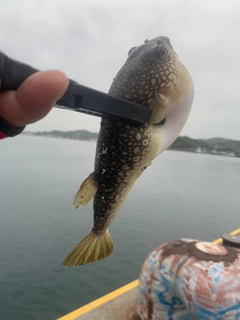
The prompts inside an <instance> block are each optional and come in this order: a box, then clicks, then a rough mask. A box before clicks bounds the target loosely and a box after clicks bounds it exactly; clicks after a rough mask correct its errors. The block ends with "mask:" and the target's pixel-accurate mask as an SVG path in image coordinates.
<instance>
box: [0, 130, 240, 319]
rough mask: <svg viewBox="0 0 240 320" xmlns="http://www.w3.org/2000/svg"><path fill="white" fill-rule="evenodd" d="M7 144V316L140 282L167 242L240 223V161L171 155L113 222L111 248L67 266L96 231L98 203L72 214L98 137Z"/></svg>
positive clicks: (2, 305)
mask: <svg viewBox="0 0 240 320" xmlns="http://www.w3.org/2000/svg"><path fill="white" fill-rule="evenodd" d="M0 148H1V149H0V150H1V151H0V152H1V155H0V177H1V192H0V203H1V206H0V219H1V220H0V221H1V223H0V244H1V246H0V253H1V254H0V270H1V271H0V289H1V290H0V319H4V320H6V319H18V320H28V319H35V320H40V319H45V320H48V319H56V318H57V317H60V316H63V315H64V314H66V313H68V312H71V311H73V310H74V309H76V308H79V307H80V306H82V305H84V304H85V303H87V302H90V301H91V300H93V299H96V298H98V297H100V296H102V295H104V294H106V293H108V292H110V291H112V290H115V289H117V288H118V287H120V286H122V285H125V284H126V283H128V282H130V281H133V280H135V279H136V278H137V277H138V274H139V270H140V267H141V265H142V263H143V261H144V259H145V258H146V256H147V255H148V254H149V253H150V251H151V250H152V249H154V248H155V247H156V246H158V245H160V244H161V243H163V242H165V241H170V240H174V239H178V238H181V237H192V238H196V239H203V240H209V241H211V240H213V239H215V238H218V237H219V236H220V235H221V234H222V233H225V232H230V231H231V230H234V229H236V228H239V227H240V219H239V204H240V196H239V182H240V159H239V158H230V157H222V156H213V155H203V154H193V153H183V152H176V151H166V152H164V153H163V154H162V155H161V156H159V157H158V158H157V159H156V160H155V161H154V163H153V164H152V165H151V166H150V167H149V168H148V169H147V170H146V172H145V173H144V174H143V175H142V177H140V178H139V180H138V181H137V183H136V185H135V186H134V188H133V189H132V191H131V192H130V194H129V196H128V198H127V201H126V202H125V204H124V205H123V207H122V209H121V211H120V213H119V215H118V216H117V218H116V219H115V221H114V222H113V224H112V226H111V227H110V232H111V235H112V238H113V242H114V252H113V254H112V255H111V256H110V257H108V258H107V259H105V260H102V261H100V262H98V263H94V264H89V265H86V266H83V267H75V268H64V267H61V265H60V264H61V262H62V260H63V259H64V258H65V256H66V255H67V254H68V253H69V252H70V251H71V250H72V249H73V247H75V246H76V245H77V244H78V242H79V241H80V240H81V239H82V238H83V237H84V236H85V235H86V234H87V233H88V232H89V231H90V230H91V228H92V222H93V218H92V214H93V213H92V203H90V204H89V205H88V206H86V207H83V208H80V209H78V210H74V209H73V207H72V200H73V197H74V195H75V193H76V191H77V190H78V188H79V185H80V184H81V182H82V181H83V180H84V179H85V178H86V177H87V176H88V175H89V173H91V172H92V170H93V162H94V153H95V143H94V142H85V141H73V140H63V139H54V138H44V137H31V136H19V137H16V138H14V139H6V140H3V141H1V145H0Z"/></svg>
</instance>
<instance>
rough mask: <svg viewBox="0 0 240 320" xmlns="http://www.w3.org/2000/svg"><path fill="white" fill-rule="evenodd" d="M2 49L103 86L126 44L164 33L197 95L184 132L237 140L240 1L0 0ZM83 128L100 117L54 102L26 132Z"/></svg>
mask: <svg viewBox="0 0 240 320" xmlns="http://www.w3.org/2000/svg"><path fill="white" fill-rule="evenodd" d="M0 8H1V10H0V44H1V47H0V50H1V51H3V52H5V53H6V54H8V55H9V56H10V57H12V58H15V59H18V60H20V61H23V62H25V63H28V64H30V65H32V66H34V67H36V68H38V69H41V70H45V69H59V70H62V71H64V72H65V73H66V74H67V76H68V77H70V78H72V79H74V80H76V81H78V82H79V83H81V84H83V85H86V86H90V87H92V88H95V89H98V90H101V91H104V92H107V91H108V89H109V87H110V85H111V82H112V79H113V78H114V76H115V75H116V73H117V71H118V70H119V69H120V67H121V66H122V65H123V63H124V61H125V60H126V57H127V52H128V50H129V49H130V48H131V47H133V46H136V45H139V44H142V43H143V41H144V40H145V39H151V38H154V37H156V36H161V35H164V36H168V37H169V38H170V40H171V42H172V45H173V47H174V49H175V51H176V52H177V53H178V55H179V56H180V58H181V60H182V62H183V63H184V64H185V65H186V67H187V68H188V70H189V72H190V73H191V75H192V77H193V80H194V85H195V92H196V93H195V99H194V103H193V107H192V111H191V113H190V116H189V119H188V122H187V124H186V126H185V128H184V129H183V131H182V133H181V135H188V136H190V137H193V138H210V137H225V138H232V139H238V140H240V105H239V102H240V58H239V57H240V18H239V12H240V1H239V0H236V1H233V0H228V1H221V0H191V1H187V0H156V1H154V0H147V1H141V0H137V1H135V0H128V1H125V0H114V1H113V0H111V1H107V0H98V1H97V0H95V1H91V0H41V1H39V0H25V1H19V0H0ZM54 129H57V130H76V129H87V130H89V131H95V132H97V131H98V130H99V118H96V117H92V116H87V115H83V114H80V113H75V112H71V111H65V110H58V109H56V108H54V109H53V110H52V111H51V113H50V114H49V115H48V116H47V117H46V118H45V119H44V120H42V121H40V122H38V123H36V124H33V125H30V126H28V130H31V131H44V130H54Z"/></svg>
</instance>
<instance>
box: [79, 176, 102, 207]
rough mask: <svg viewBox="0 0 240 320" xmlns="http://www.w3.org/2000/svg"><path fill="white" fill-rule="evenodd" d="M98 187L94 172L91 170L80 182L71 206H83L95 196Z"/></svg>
mask: <svg viewBox="0 0 240 320" xmlns="http://www.w3.org/2000/svg"><path fill="white" fill-rule="evenodd" d="M97 189H98V183H97V181H96V180H95V172H94V171H93V172H92V173H91V174H90V175H89V176H88V177H87V178H86V179H85V180H84V181H83V183H82V184H81V186H80V188H79V190H78V192H77V193H76V195H75V197H74V200H73V206H74V209H77V208H78V207H81V206H85V205H86V204H88V202H89V201H90V200H91V199H92V198H93V197H94V196H95V193H96V192H97Z"/></svg>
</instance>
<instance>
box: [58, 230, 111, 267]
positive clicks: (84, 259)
mask: <svg viewBox="0 0 240 320" xmlns="http://www.w3.org/2000/svg"><path fill="white" fill-rule="evenodd" d="M112 250H113V242H112V238H111V235H110V233H109V231H108V230H107V231H106V232H105V233H104V234H102V235H97V234H96V233H94V232H93V231H91V232H90V233H89V234H88V235H87V236H86V237H85V238H84V239H83V240H82V241H81V242H80V243H79V244H78V245H77V246H76V248H74V249H73V251H72V252H70V253H69V255H68V256H67V257H66V258H65V259H64V261H63V262H62V266H66V267H72V266H79V265H85V264H87V263H91V262H95V261H98V260H102V259H104V258H106V257H107V256H109V255H110V254H111V253H112Z"/></svg>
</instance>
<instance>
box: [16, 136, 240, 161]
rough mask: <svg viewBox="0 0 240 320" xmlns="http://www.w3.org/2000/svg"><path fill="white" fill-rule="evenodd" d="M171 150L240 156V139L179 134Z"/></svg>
mask: <svg viewBox="0 0 240 320" xmlns="http://www.w3.org/2000/svg"><path fill="white" fill-rule="evenodd" d="M22 134H24V135H30V136H40V137H51V138H59V139H71V140H83V141H92V142H94V141H96V140H97V138H98V133H97V132H90V131H87V130H75V131H58V130H54V131H39V132H30V131H24V132H23V133H22ZM169 150H176V151H185V152H194V153H203V154H213V155H222V156H229V157H240V141H238V140H231V139H224V138H210V139H192V138H189V137H186V136H179V137H178V138H177V139H176V140H175V141H174V143H173V144H172V145H171V146H170V148H169Z"/></svg>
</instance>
